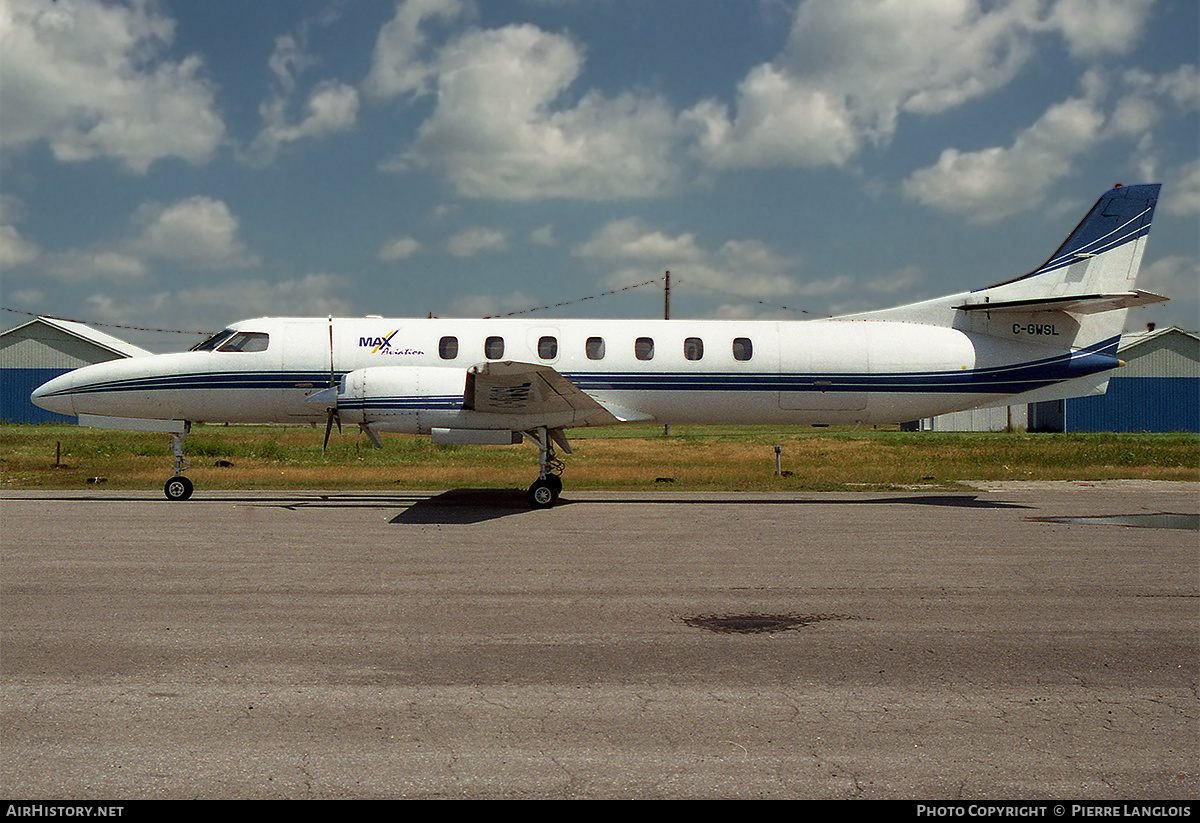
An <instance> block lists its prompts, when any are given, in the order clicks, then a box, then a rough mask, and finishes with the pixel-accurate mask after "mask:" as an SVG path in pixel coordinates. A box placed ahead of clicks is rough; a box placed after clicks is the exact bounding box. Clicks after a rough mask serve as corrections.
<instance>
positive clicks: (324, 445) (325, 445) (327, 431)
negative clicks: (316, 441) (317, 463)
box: [321, 408, 342, 457]
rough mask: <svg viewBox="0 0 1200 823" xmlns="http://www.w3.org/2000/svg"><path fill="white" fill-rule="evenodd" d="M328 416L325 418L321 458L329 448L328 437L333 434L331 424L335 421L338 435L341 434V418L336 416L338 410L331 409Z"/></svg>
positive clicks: (338, 415)
mask: <svg viewBox="0 0 1200 823" xmlns="http://www.w3.org/2000/svg"><path fill="white" fill-rule="evenodd" d="M328 412H329V414H328V416H327V417H326V418H325V442H324V443H322V444H321V456H322V457H324V456H325V451H326V450H327V449H328V448H329V435H330V433H332V432H333V423H334V421H335V420H336V421H337V427H338V434H341V433H342V416H341V415H340V414H338V410H337V409H334V408H331V409H329V410H328Z"/></svg>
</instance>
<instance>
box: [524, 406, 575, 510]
mask: <svg viewBox="0 0 1200 823" xmlns="http://www.w3.org/2000/svg"><path fill="white" fill-rule="evenodd" d="M522 434H523V435H525V437H526V439H528V440H529V441H530V442H531V443H533V444H534V445H535V446H537V448H538V479H537V480H535V481H533V485H532V486H530V487H529V491H528V492H527V496H528V498H529V505H530V506H532V507H533V508H535V509H548V508H550V507H551V506H553V505H554V504H555V503H557V502H558V496H559V494H560V493H561V492H562V487H563V484H562V477H561V475H562V470H563V469H564V468H565V464H564V463H563V462H562V461H561V460H559V459H558V458H557V457H555V456H554V444H555V443H557V444H558V445H559V446H561V447H562V450H563V451H564V452H566V453H567V454H570V453H571V447H570V445H569V444H568V443H567V438H566V437H565V436H564V435H563V432H562V429H547V428H546V427H545V426H543V427H541V428H538V429H534V430H533V431H527V432H522Z"/></svg>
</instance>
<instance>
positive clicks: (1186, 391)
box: [1066, 377, 1200, 432]
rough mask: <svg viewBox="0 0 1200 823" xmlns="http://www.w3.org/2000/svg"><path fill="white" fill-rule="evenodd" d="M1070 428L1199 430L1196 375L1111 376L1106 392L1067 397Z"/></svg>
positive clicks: (1199, 392) (1199, 385) (1199, 380)
mask: <svg viewBox="0 0 1200 823" xmlns="http://www.w3.org/2000/svg"><path fill="white" fill-rule="evenodd" d="M1066 430H1067V431H1070V432H1200V378H1194V377H1114V378H1113V379H1112V380H1109V381H1108V392H1107V393H1106V394H1103V395H1095V396H1092V397H1076V398H1073V399H1071V400H1068V401H1067V411H1066Z"/></svg>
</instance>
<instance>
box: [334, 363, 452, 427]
mask: <svg viewBox="0 0 1200 823" xmlns="http://www.w3.org/2000/svg"><path fill="white" fill-rule="evenodd" d="M465 381H466V376H465V374H464V371H463V369H461V368H440V367H437V366H376V367H372V368H366V369H356V370H354V371H352V372H350V373H348V374H347V375H346V376H345V377H344V378H342V382H341V385H340V386H338V392H337V410H338V416H339V417H340V418H341V420H342V422H343V423H359V424H368V425H370V426H371V427H372V428H374V429H377V430H380V431H395V432H408V433H412V434H418V433H420V434H427V433H428V432H429V431H430V430H431V429H433V428H434V427H439V426H440V427H445V426H447V425H448V423H449V421H450V420H453V419H454V418H456V417H457V416H458V415H459V414H460V413H461V411H462V406H463V388H464V386H465Z"/></svg>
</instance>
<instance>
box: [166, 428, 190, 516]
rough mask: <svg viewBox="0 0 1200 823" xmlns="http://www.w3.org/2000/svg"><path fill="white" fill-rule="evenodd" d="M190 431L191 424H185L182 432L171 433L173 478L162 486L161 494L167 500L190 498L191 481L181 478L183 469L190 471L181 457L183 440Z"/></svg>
mask: <svg viewBox="0 0 1200 823" xmlns="http://www.w3.org/2000/svg"><path fill="white" fill-rule="evenodd" d="M191 430H192V424H191V423H187V422H185V423H184V424H183V430H182V431H178V432H176V431H172V432H171V433H170V434H171V451H172V452H173V453H174V455H175V476H174V477H172V478H171V479H170V480H168V481H167V483H166V485H165V486H163V492H164V493H165V494H166V495H167V499H168V500H187V499H188V498H189V497H191V496H192V481H191V480H188V479H187V478H186V477H184V476H183V471H184V469H190V468H191V467H192V464H191V463H189V462H188V461H187V460H186V459H184V456H183V440H184V438H185V437H187V435H188V432H190V431H191Z"/></svg>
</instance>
